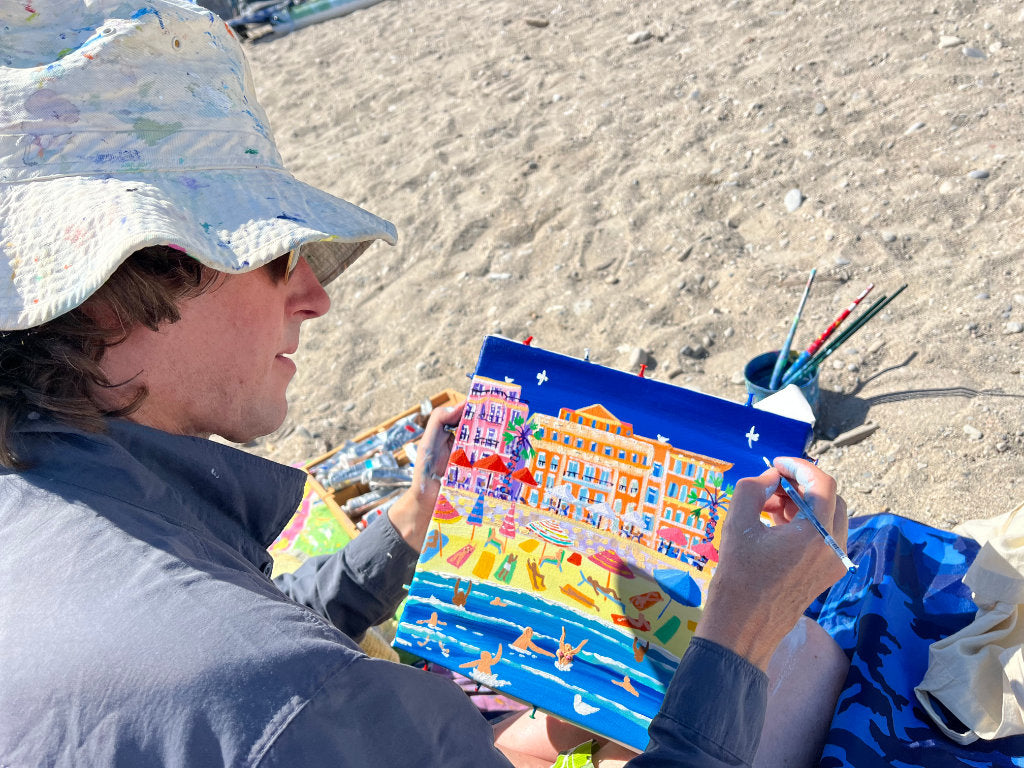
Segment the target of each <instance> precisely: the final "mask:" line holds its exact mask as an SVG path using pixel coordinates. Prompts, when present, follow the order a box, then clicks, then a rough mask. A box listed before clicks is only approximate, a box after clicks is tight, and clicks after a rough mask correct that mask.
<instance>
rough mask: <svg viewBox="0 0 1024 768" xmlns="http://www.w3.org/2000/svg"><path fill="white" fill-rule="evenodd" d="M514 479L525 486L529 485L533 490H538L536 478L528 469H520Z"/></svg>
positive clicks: (513, 476)
mask: <svg viewBox="0 0 1024 768" xmlns="http://www.w3.org/2000/svg"><path fill="white" fill-rule="evenodd" d="M512 479H513V480H516V481H518V482H520V483H522V484H523V485H528V486H530V487H531V488H536V487H537V485H538V483H537V480H536V478H534V476H533V474H532V473H531V472H530V470H528V469H527V468H526V467H520V468H519V469H517V470H516V471H515V472H513V473H512ZM524 498H525V497H524Z"/></svg>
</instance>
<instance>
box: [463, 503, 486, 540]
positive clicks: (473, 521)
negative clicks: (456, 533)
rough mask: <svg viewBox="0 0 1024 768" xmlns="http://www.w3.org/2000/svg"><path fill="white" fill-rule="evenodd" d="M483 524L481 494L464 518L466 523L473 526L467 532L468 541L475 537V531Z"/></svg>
mask: <svg viewBox="0 0 1024 768" xmlns="http://www.w3.org/2000/svg"><path fill="white" fill-rule="evenodd" d="M483 522H484V495H483V494H482V493H481V494H480V495H478V496H477V497H476V501H475V502H474V504H473V508H472V509H471V510H469V514H468V515H467V516H466V523H467V524H468V525H471V526H473V527H472V529H471V530H470V532H469V540H470V541H472V540H473V537H474V536H475V535H476V529H477V528H479V527H480V526H481V525H482V524H483Z"/></svg>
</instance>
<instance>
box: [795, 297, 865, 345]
mask: <svg viewBox="0 0 1024 768" xmlns="http://www.w3.org/2000/svg"><path fill="white" fill-rule="evenodd" d="M874 287H875V284H874V283H872V284H871V285H869V286H868V287H867V288H865V289H864V291H863V293H861V295H860V296H858V297H857V298H856V299H854V300H853V301H852V302H850V306H848V307H847V308H846V309H844V310H843V311H842V312H840V313H839V316H838V317H837V318H836V319H835V320H833V321H832V325H830V326H829V327H828V328H826V329H825V331H824V333H822V334H821V336H819V337H818V338H817V339H815V340H814V341H813V342H812V343H811V346H809V347H808V348H807V354H808V355H813V354H814V353H815V352H817V351H818V347H820V346H821V345H822V344H824V343H825V340H826V339H828V337H829V336H831V335H832V333H833V332H834V331H835V329H836V328H838V327H839V325H840V324H841V323H842V322H843V320H845V319H846V318H848V317H849V316H850V313H851V312H853V310H854V309H856V308H857V305H858V304H860V303H861V302H862V301H863V300H864V297H865V296H867V295H868V293H870V292H871V289H872V288H874Z"/></svg>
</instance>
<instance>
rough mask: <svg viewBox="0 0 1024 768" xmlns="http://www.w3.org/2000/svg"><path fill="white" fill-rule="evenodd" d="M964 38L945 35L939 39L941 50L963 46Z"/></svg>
mask: <svg viewBox="0 0 1024 768" xmlns="http://www.w3.org/2000/svg"><path fill="white" fill-rule="evenodd" d="M963 43H964V41H963V38H959V37H956V36H955V35H943V36H942V37H940V38H939V48H956V47H957V46H958V45H963Z"/></svg>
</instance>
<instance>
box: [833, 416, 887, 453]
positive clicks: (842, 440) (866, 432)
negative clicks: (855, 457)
mask: <svg viewBox="0 0 1024 768" xmlns="http://www.w3.org/2000/svg"><path fill="white" fill-rule="evenodd" d="M877 429H878V425H877V424H875V423H874V422H873V421H869V422H868V423H867V424H861V425H860V426H859V427H854V428H853V429H851V430H849V431H847V432H843V434H841V435H839V437H837V438H836V439H835V440H833V441H832V447H833V448H844V447H846V446H848V445H855V444H856V443H859V442H860V441H861V440H864V439H866V438H868V437H870V436H871V435H873V434H874V433H875V430H877Z"/></svg>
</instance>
